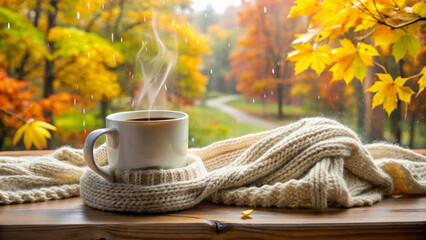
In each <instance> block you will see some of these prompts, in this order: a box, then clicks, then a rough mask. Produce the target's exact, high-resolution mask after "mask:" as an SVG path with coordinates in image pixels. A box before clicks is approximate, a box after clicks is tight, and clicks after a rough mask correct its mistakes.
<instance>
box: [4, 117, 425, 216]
mask: <svg viewBox="0 0 426 240" xmlns="http://www.w3.org/2000/svg"><path fill="white" fill-rule="evenodd" d="M189 153H190V154H189V155H188V166H186V167H184V168H178V169H168V170H149V171H143V170H139V171H138V170H135V171H116V172H115V177H116V179H117V182H116V183H110V182H108V181H106V180H104V179H103V178H102V177H100V176H99V175H97V174H96V173H94V172H93V171H91V170H89V169H87V168H86V167H85V162H84V157H83V154H82V151H81V150H76V149H72V148H68V147H63V148H60V149H58V150H56V151H54V152H53V153H52V154H49V155H46V156H38V157H0V204H12V203H22V202H37V201H46V200H50V199H60V198H67V197H71V196H77V195H79V194H80V196H81V198H82V199H83V201H84V203H85V204H87V205H89V206H91V207H94V208H97V209H101V210H107V211H120V212H168V211H177V210H182V209H186V208H190V207H192V206H194V205H196V204H198V203H199V202H201V201H203V200H209V201H212V202H215V203H220V204H227V205H240V206H252V207H255V206H262V207H291V208H294V207H302V208H326V207H329V206H333V207H334V206H341V207H354V206H366V205H371V204H373V203H375V202H378V201H380V200H381V199H382V198H383V197H384V196H387V195H391V194H426V157H424V156H422V155H420V154H417V153H414V152H412V151H411V150H407V149H403V148H401V147H398V146H394V145H390V144H384V143H376V144H370V145H365V146H364V145H362V143H361V141H360V140H359V139H358V137H357V136H356V134H355V133H354V132H353V131H352V130H350V129H349V128H347V127H345V126H343V125H341V124H339V123H337V122H336V121H333V120H330V119H326V118H306V119H302V120H300V121H298V122H295V123H293V124H289V125H286V126H283V127H279V128H276V129H273V130H270V131H265V132H260V133H256V134H249V135H246V136H242V137H239V138H235V139H229V140H225V141H220V142H216V143H214V144H212V145H210V146H207V147H205V148H201V149H190V151H189ZM95 155H96V159H97V162H98V163H99V164H101V165H106V164H107V156H106V151H105V146H101V147H99V148H98V149H97V151H96V152H95ZM79 183H80V185H79Z"/></svg>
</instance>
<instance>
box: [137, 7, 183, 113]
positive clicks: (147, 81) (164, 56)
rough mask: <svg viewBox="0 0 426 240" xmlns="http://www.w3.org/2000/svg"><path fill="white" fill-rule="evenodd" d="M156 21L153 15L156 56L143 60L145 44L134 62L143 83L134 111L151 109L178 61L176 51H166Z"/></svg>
mask: <svg viewBox="0 0 426 240" xmlns="http://www.w3.org/2000/svg"><path fill="white" fill-rule="evenodd" d="M156 20H157V18H156V15H155V13H153V17H152V30H153V33H154V40H155V42H156V44H157V49H158V53H157V55H156V56H154V57H153V58H152V59H150V60H148V61H144V60H143V58H142V55H143V54H144V53H145V52H146V51H144V50H146V47H147V43H144V44H143V45H142V48H141V49H140V50H139V51H138V54H137V55H136V61H137V63H138V65H139V67H140V69H141V72H142V77H143V81H142V85H141V92H140V93H139V94H138V96H136V97H135V101H133V106H132V107H133V109H135V110H136V109H141V108H142V104H147V105H148V109H152V107H153V105H154V102H155V100H156V99H157V96H158V94H159V93H160V90H161V88H162V87H163V86H164V84H165V83H166V81H167V79H168V77H169V75H170V72H171V70H172V69H173V67H174V66H175V65H176V62H177V59H178V53H177V50H176V51H175V52H172V51H170V50H168V49H167V48H166V46H165V45H164V43H163V42H162V41H161V39H160V37H159V35H158V32H157V24H156ZM175 42H176V41H175ZM176 49H177V47H176Z"/></svg>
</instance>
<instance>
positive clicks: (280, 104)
mask: <svg viewBox="0 0 426 240" xmlns="http://www.w3.org/2000/svg"><path fill="white" fill-rule="evenodd" d="M277 101H278V118H279V119H282V118H283V117H284V114H283V85H282V84H281V83H279V84H278V87H277Z"/></svg>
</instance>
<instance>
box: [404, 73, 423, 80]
mask: <svg viewBox="0 0 426 240" xmlns="http://www.w3.org/2000/svg"><path fill="white" fill-rule="evenodd" d="M421 75H423V73H422V72H419V73H417V74H415V75H413V76H409V77H407V79H408V80H409V79H413V78H416V77H420V76H421Z"/></svg>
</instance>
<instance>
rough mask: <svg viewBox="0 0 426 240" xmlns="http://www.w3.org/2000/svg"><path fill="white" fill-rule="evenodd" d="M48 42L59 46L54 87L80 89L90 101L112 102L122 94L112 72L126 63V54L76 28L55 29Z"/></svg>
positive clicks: (56, 50) (95, 36) (91, 34)
mask: <svg viewBox="0 0 426 240" xmlns="http://www.w3.org/2000/svg"><path fill="white" fill-rule="evenodd" d="M48 39H49V41H52V42H57V43H59V44H57V45H58V46H59V47H58V48H56V49H55V52H54V53H53V55H54V56H55V57H56V58H57V64H56V68H57V69H58V71H57V73H56V77H57V78H56V80H55V83H54V86H56V87H59V86H67V87H70V88H72V89H74V90H78V91H79V92H80V93H81V95H82V96H83V97H84V98H86V99H88V98H91V99H96V100H109V99H112V98H114V97H116V96H117V95H118V94H119V93H120V91H121V90H120V85H119V83H118V79H117V76H116V75H115V74H114V73H113V72H112V71H111V70H110V69H109V68H115V67H117V66H118V65H120V64H121V63H123V62H124V56H123V54H122V53H121V52H120V51H118V50H117V49H115V48H114V47H113V46H112V45H111V44H110V43H109V42H107V41H106V40H104V39H102V38H101V37H99V36H98V35H96V34H93V33H86V32H84V31H82V30H79V29H75V28H62V27H55V28H52V29H51V31H50V32H49V35H48Z"/></svg>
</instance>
